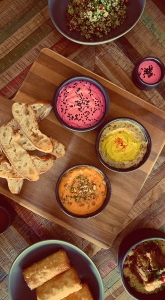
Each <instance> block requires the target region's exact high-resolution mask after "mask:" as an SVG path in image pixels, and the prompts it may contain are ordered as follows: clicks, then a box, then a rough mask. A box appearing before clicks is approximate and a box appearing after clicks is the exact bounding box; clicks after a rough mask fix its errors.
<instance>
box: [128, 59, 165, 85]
mask: <svg viewBox="0 0 165 300" xmlns="http://www.w3.org/2000/svg"><path fill="white" fill-rule="evenodd" d="M144 62H146V63H148V64H149V65H150V63H151V62H153V63H154V64H156V65H158V67H159V70H160V78H159V79H157V80H155V81H153V82H152V83H150V82H145V81H143V80H142V79H141V78H140V76H139V68H140V66H141V64H142V63H144ZM144 72H146V73H147V74H146V75H145V76H146V77H147V76H148V78H153V77H154V76H155V74H154V71H153V70H152V69H151V71H150V70H149V68H146V70H144ZM164 74H165V68H164V65H163V63H162V61H161V60H160V59H158V58H156V57H150V56H149V57H145V58H143V59H142V60H141V61H139V63H138V64H137V65H136V66H135V68H134V70H133V72H132V81H133V83H134V84H135V85H136V87H137V88H139V89H140V90H145V91H149V90H151V89H153V88H156V87H157V86H158V85H159V84H160V82H161V81H162V80H163V78H164Z"/></svg>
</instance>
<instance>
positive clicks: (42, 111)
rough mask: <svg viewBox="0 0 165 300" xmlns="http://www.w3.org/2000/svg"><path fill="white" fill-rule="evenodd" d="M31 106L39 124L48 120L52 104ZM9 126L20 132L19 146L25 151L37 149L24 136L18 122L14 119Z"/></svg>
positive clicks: (40, 103) (42, 103) (45, 102)
mask: <svg viewBox="0 0 165 300" xmlns="http://www.w3.org/2000/svg"><path fill="white" fill-rule="evenodd" d="M30 105H31V107H32V109H33V111H34V113H35V116H36V119H37V121H38V122H39V121H41V120H43V119H44V118H46V117H47V116H48V115H49V113H50V111H51V110H52V105H51V102H47V101H36V102H34V103H31V104H30ZM8 125H10V126H11V127H12V128H13V129H14V130H15V131H18V132H19V134H20V140H19V144H20V145H21V146H22V147H23V148H24V149H25V150H29V151H33V150H35V149H36V147H35V146H34V144H32V143H31V141H30V140H29V139H28V138H27V137H26V136H25V135H24V133H23V131H22V130H21V128H20V126H19V124H18V122H17V121H16V120H15V119H14V118H13V119H11V120H10V121H9V122H8Z"/></svg>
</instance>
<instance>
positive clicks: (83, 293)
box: [63, 284, 94, 300]
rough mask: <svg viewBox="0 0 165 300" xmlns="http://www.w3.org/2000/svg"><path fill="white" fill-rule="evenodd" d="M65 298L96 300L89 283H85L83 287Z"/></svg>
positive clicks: (69, 299)
mask: <svg viewBox="0 0 165 300" xmlns="http://www.w3.org/2000/svg"><path fill="white" fill-rule="evenodd" d="M63 300H94V298H93V296H92V294H91V292H90V289H89V287H88V285H87V284H83V285H82V288H81V289H80V290H79V291H78V292H75V293H73V294H70V295H69V296H67V297H65V298H63Z"/></svg>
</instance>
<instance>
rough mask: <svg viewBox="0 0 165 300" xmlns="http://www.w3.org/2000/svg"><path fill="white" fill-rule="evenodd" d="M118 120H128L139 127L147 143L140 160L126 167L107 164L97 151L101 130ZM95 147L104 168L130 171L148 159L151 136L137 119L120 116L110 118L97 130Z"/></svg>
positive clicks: (115, 170)
mask: <svg viewBox="0 0 165 300" xmlns="http://www.w3.org/2000/svg"><path fill="white" fill-rule="evenodd" d="M118 121H129V122H131V123H132V124H134V125H135V126H137V127H138V128H139V129H140V131H141V132H142V134H143V136H144V139H145V141H146V143H147V148H146V152H145V154H144V156H143V158H142V160H141V161H140V162H139V163H138V164H136V165H133V166H130V167H128V168H118V167H114V166H111V165H110V164H108V163H107V162H105V161H104V160H103V158H102V156H101V154H100V152H99V143H100V139H101V135H102V133H103V131H104V130H105V129H106V127H108V126H109V125H111V124H112V123H114V122H118ZM95 148H96V152H97V156H98V159H99V160H100V162H101V163H102V164H103V165H104V166H105V167H106V168H108V169H109V170H111V171H114V172H131V171H134V170H136V169H138V168H140V167H141V166H142V165H143V164H144V163H145V162H146V160H147V159H148V157H149V155H150V152H151V138H150V135H149V133H148V131H147V130H146V128H145V127H144V126H143V125H142V124H141V123H140V122H138V121H136V120H135V119H132V118H127V117H120V118H116V119H113V120H111V121H110V122H109V123H107V124H106V125H105V126H104V127H103V128H102V129H101V131H100V132H99V134H98V136H97V138H96V144H95Z"/></svg>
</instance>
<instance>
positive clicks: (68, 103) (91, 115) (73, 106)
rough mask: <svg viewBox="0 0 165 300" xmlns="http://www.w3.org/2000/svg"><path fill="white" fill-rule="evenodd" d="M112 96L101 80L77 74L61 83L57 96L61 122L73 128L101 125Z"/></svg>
mask: <svg viewBox="0 0 165 300" xmlns="http://www.w3.org/2000/svg"><path fill="white" fill-rule="evenodd" d="M109 108H110V98H109V95H108V93H107V91H106V89H105V88H104V87H103V85H102V84H101V83H100V82H98V81H97V80H95V79H93V78H91V77H88V76H74V77H71V78H69V79H67V80H65V81H64V82H62V83H61V84H60V86H59V87H58V88H57V90H56V92H55V94H54V98H53V109H54V113H55V116H56V118H57V119H58V121H59V122H60V123H61V124H62V125H63V126H65V127H66V128H67V129H70V130H73V131H80V132H84V131H89V130H93V129H95V128H97V127H98V126H100V125H101V124H102V122H103V121H104V119H105V118H106V116H107V114H108V112H109Z"/></svg>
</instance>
